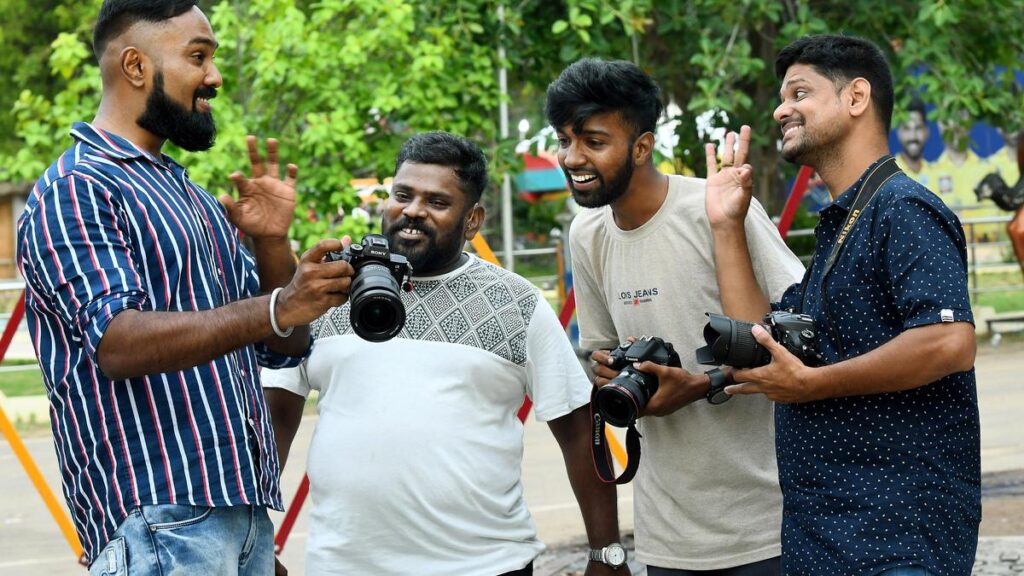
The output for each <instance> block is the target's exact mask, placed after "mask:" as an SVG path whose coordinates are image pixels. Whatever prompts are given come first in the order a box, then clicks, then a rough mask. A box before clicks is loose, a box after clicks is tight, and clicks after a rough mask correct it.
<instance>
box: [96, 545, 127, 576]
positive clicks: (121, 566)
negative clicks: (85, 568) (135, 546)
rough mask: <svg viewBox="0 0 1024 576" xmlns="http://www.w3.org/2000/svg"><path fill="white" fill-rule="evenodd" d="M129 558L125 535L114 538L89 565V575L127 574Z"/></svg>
mask: <svg viewBox="0 0 1024 576" xmlns="http://www.w3.org/2000/svg"><path fill="white" fill-rule="evenodd" d="M127 574H128V558H127V554H126V552H125V543H124V537H123V536H122V537H121V538H114V539H113V540H111V541H110V542H107V545H106V546H104V547H103V550H101V551H100V553H99V555H97V556H96V559H95V560H93V561H92V565H91V566H89V576H127Z"/></svg>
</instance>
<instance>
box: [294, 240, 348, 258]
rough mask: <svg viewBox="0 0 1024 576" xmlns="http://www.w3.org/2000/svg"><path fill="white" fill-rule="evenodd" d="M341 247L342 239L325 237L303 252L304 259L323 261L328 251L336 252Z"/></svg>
mask: <svg viewBox="0 0 1024 576" xmlns="http://www.w3.org/2000/svg"><path fill="white" fill-rule="evenodd" d="M341 249H342V246H341V241H340V240H335V239H333V238H324V239H323V240H321V241H319V242H317V243H316V244H315V245H314V246H313V247H312V248H310V249H309V250H306V251H305V253H303V254H302V261H303V262H315V263H319V262H321V261H323V259H324V256H327V253H328V252H334V251H338V250H341Z"/></svg>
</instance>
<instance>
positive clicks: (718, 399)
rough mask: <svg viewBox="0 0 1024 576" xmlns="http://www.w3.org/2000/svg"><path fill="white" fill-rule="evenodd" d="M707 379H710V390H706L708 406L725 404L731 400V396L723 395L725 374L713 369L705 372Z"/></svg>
mask: <svg viewBox="0 0 1024 576" xmlns="http://www.w3.org/2000/svg"><path fill="white" fill-rule="evenodd" d="M705 374H707V375H708V378H710V379H711V388H710V389H709V390H708V395H707V399H708V403H710V404H716V405H717V404H725V403H726V402H728V401H729V399H730V398H732V394H726V393H725V385H726V384H727V382H726V380H725V373H724V372H722V371H721V370H720V369H718V368H713V369H711V370H708V371H707V372H705Z"/></svg>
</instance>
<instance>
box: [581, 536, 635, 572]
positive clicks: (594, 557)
mask: <svg viewBox="0 0 1024 576" xmlns="http://www.w3.org/2000/svg"><path fill="white" fill-rule="evenodd" d="M588 559H589V560H590V561H591V562H601V563H603V564H606V565H608V566H611V567H612V568H616V569H618V568H622V567H623V566H625V565H626V549H625V548H623V546H622V544H619V543H618V542H615V543H612V544H609V545H607V546H605V547H604V548H601V549H600V550H594V549H593V548H591V550H590V555H589V556H588Z"/></svg>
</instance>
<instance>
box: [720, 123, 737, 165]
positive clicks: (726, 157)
mask: <svg viewBox="0 0 1024 576" xmlns="http://www.w3.org/2000/svg"><path fill="white" fill-rule="evenodd" d="M735 147H736V133H735V132H732V131H730V132H729V133H727V134H726V135H725V147H724V148H723V149H722V166H727V165H728V166H732V165H734V164H735V161H734V160H735V155H736V153H735V151H734V150H733V148H735Z"/></svg>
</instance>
